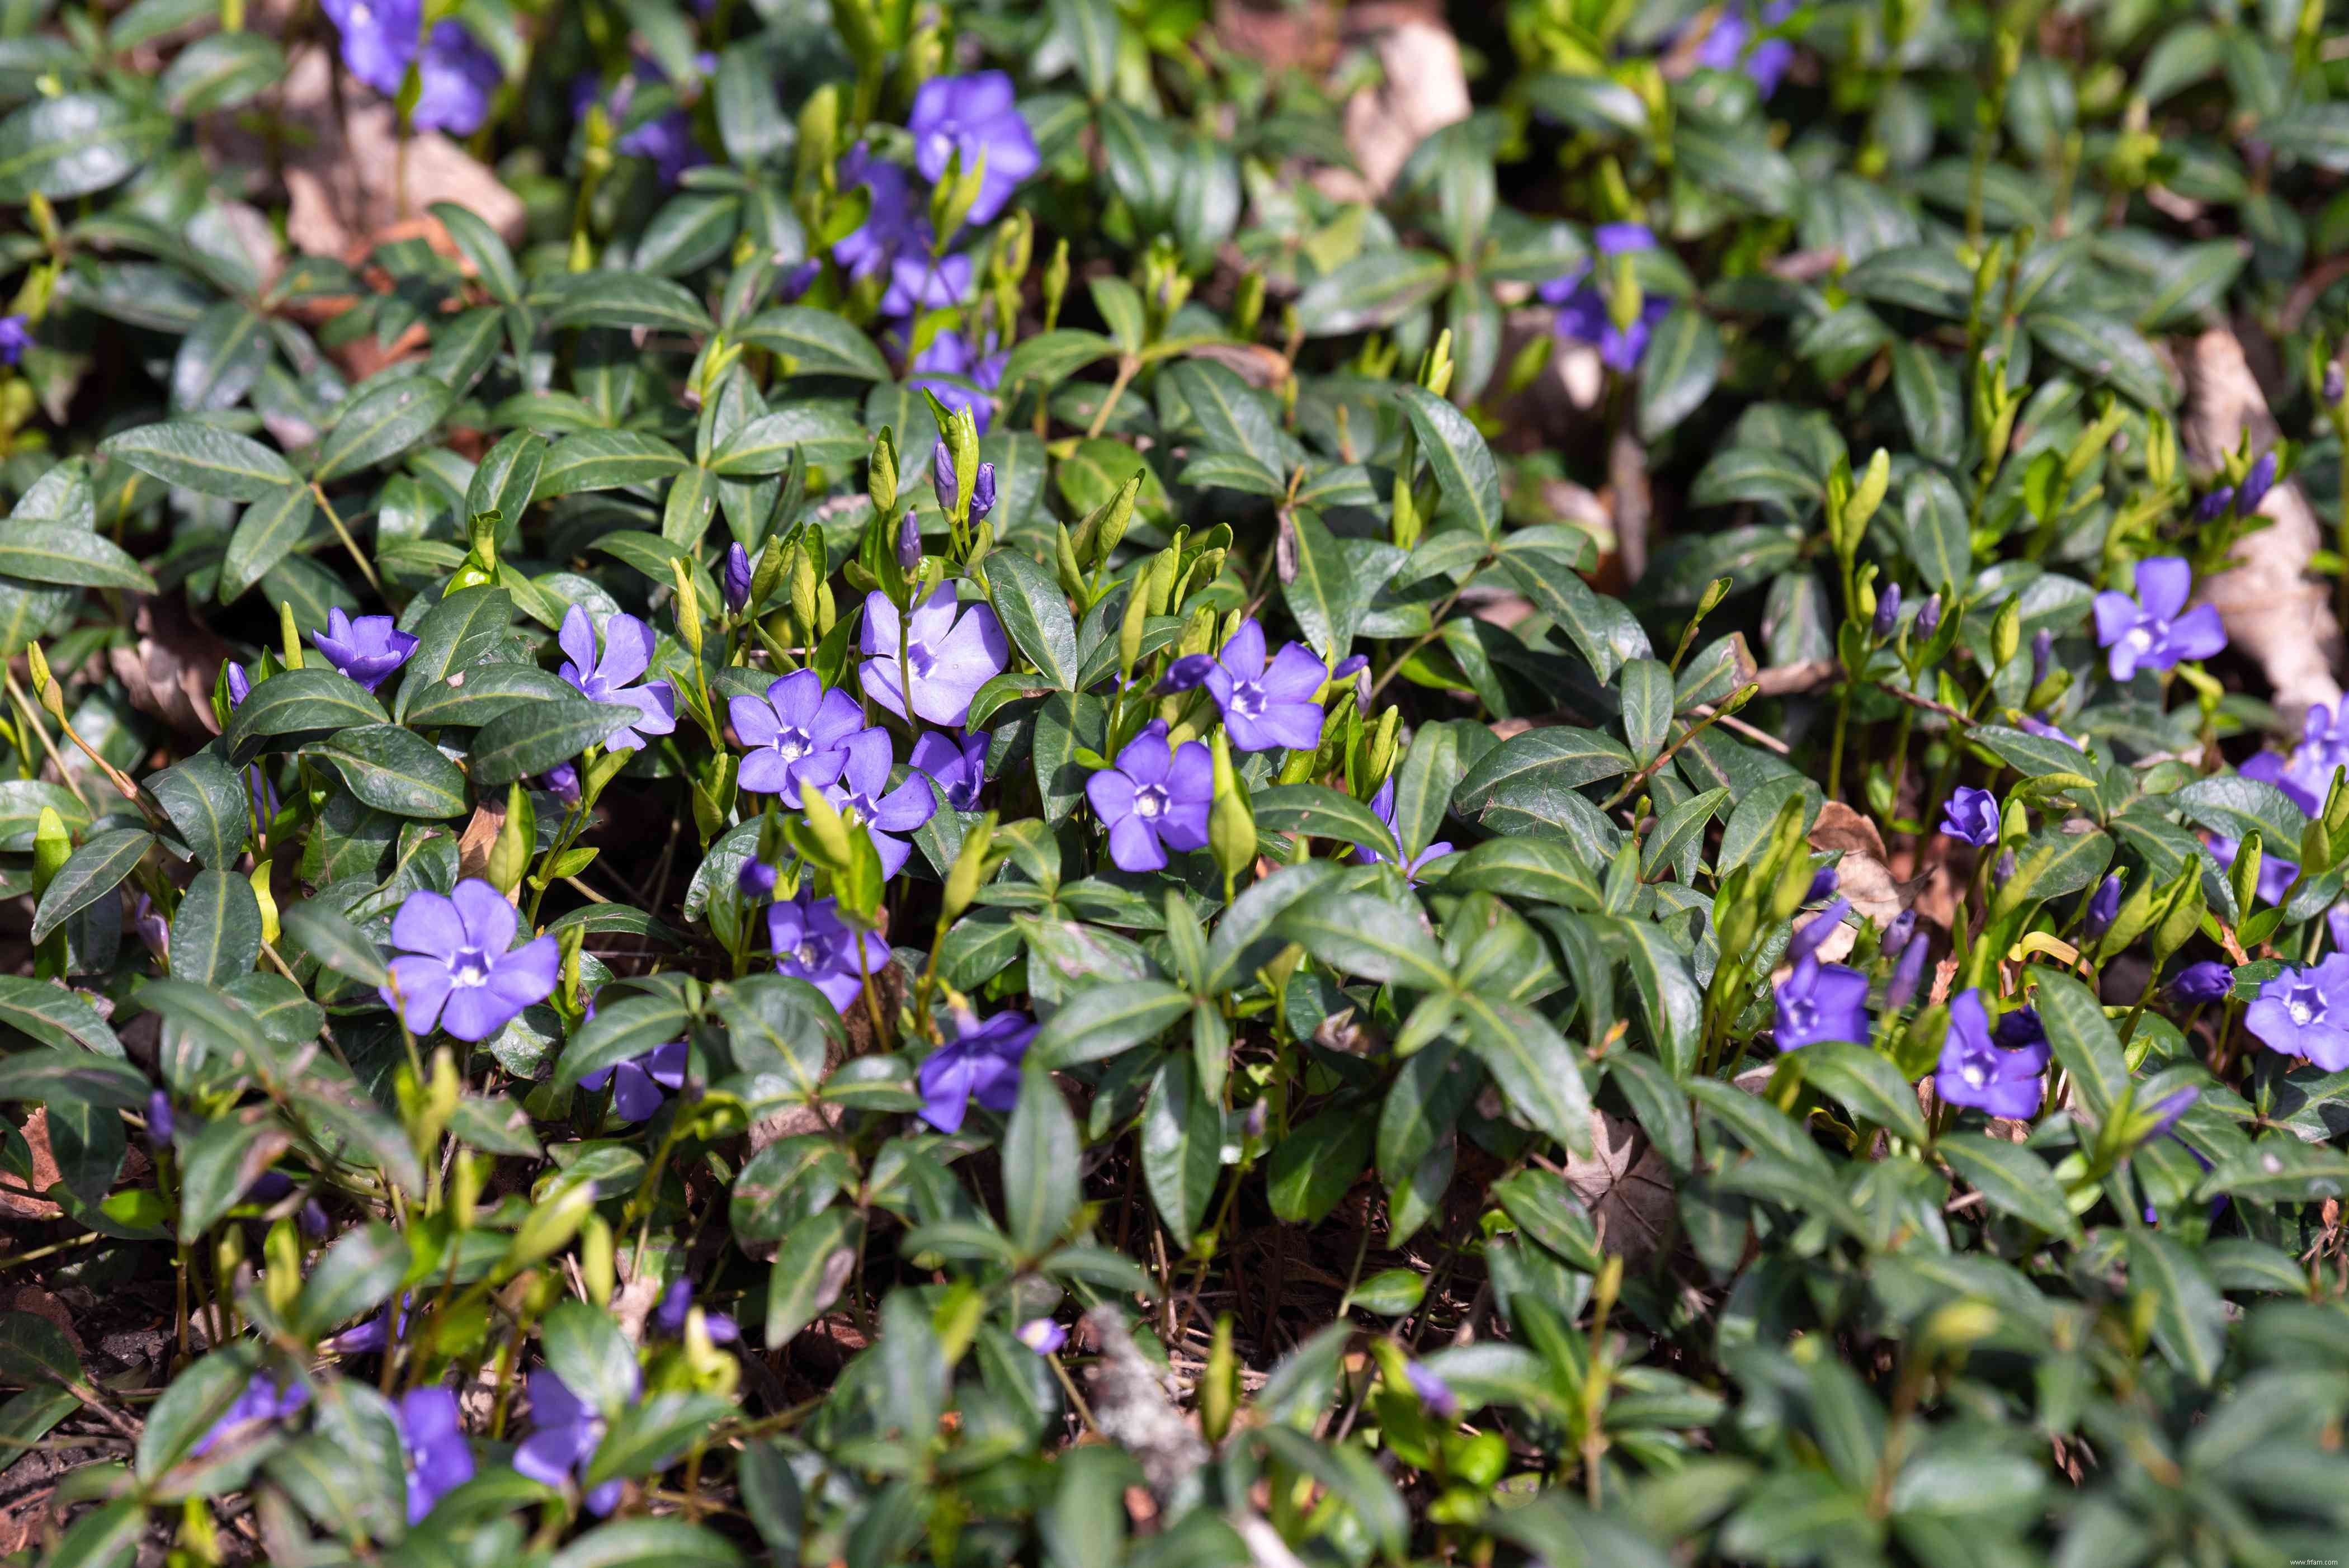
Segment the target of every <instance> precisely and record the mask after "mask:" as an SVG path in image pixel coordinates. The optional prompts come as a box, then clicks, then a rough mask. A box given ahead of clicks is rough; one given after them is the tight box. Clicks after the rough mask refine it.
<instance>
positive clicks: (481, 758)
mask: <svg viewBox="0 0 2349 1568" xmlns="http://www.w3.org/2000/svg"><path fill="white" fill-rule="evenodd" d="M637 717H642V716H641V715H640V714H638V712H637V711H636V709H635V708H633V707H622V706H621V705H620V704H617V703H603V702H589V701H588V700H587V699H586V698H585V697H582V696H578V695H576V694H575V693H574V694H573V695H572V696H569V697H566V698H561V699H554V698H550V699H547V700H544V701H540V702H534V703H524V704H523V705H522V706H520V707H512V708H509V709H507V710H506V711H505V712H503V713H501V714H500V715H498V717H494V718H492V719H491V720H489V721H488V722H487V723H485V724H483V725H482V726H481V732H480V733H479V734H477V735H475V736H474V737H473V749H472V754H471V766H472V776H473V782H474V784H475V785H476V786H479V787H491V786H502V785H506V784H511V783H512V782H513V781H514V780H515V779H524V778H528V777H530V776H531V775H533V774H535V773H543V772H545V771H546V770H547V769H550V768H553V767H554V766H555V765H556V764H557V763H562V762H568V761H570V760H571V759H572V758H574V757H577V756H578V755H579V754H580V753H581V752H583V751H585V750H586V749H587V748H589V747H590V746H593V745H595V744H596V743H597V742H598V741H601V740H604V739H605V738H608V737H609V736H610V735H611V734H612V733H613V732H614V731H615V730H617V729H620V728H623V727H626V725H627V724H628V722H629V721H630V720H631V719H634V718H637ZM416 722H418V723H419V724H421V723H424V722H426V721H425V720H424V718H423V717H420V716H419V717H417V718H416ZM443 722H446V721H445V720H444V721H443Z"/></svg>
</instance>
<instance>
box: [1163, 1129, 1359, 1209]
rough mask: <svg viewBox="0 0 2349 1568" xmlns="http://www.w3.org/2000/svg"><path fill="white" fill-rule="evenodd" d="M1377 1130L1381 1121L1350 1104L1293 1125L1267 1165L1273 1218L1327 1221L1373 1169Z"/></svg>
mask: <svg viewBox="0 0 2349 1568" xmlns="http://www.w3.org/2000/svg"><path fill="white" fill-rule="evenodd" d="M1202 1131H1203V1132H1204V1131H1205V1130H1204V1129H1203V1130H1202ZM1377 1133H1378V1121H1377V1119H1376V1118H1374V1117H1369V1116H1364V1115H1363V1114H1361V1109H1360V1108H1359V1107H1356V1106H1350V1105H1347V1106H1332V1107H1331V1108H1330V1109H1328V1110H1325V1111H1322V1112H1321V1113H1320V1114H1319V1115H1318V1116H1315V1117H1313V1118H1311V1119H1309V1120H1306V1121H1304V1122H1301V1123H1299V1125H1297V1126H1295V1127H1292V1128H1290V1129H1289V1130H1288V1135H1287V1136H1286V1137H1284V1138H1282V1139H1281V1140H1279V1141H1278V1142H1276V1143H1275V1144H1274V1145H1273V1146H1272V1157H1271V1159H1270V1161H1269V1162H1268V1166H1267V1171H1266V1174H1267V1178H1268V1180H1267V1183H1266V1189H1265V1192H1266V1196H1267V1197H1268V1198H1269V1199H1270V1200H1271V1203H1272V1214H1273V1218H1275V1219H1277V1220H1278V1221H1280V1222H1282V1223H1283V1224H1288V1225H1318V1224H1319V1223H1320V1222H1322V1221H1323V1220H1326V1219H1328V1218H1329V1217H1330V1211H1331V1210H1333V1209H1335V1208H1336V1207H1337V1206H1338V1203H1339V1201H1340V1199H1342V1198H1344V1197H1345V1195H1346V1193H1347V1191H1348V1190H1349V1189H1350V1188H1351V1187H1352V1186H1353V1185H1354V1183H1355V1182H1356V1181H1360V1180H1361V1176H1362V1172H1364V1171H1367V1170H1369V1169H1370V1165H1371V1145H1372V1142H1373V1140H1375V1138H1376V1136H1377Z"/></svg>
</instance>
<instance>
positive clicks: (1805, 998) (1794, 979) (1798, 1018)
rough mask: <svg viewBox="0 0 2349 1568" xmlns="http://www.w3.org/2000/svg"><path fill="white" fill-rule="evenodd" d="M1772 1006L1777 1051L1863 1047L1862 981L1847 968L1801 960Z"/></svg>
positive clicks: (1864, 982) (1864, 996)
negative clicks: (1825, 1045)
mask: <svg viewBox="0 0 2349 1568" xmlns="http://www.w3.org/2000/svg"><path fill="white" fill-rule="evenodd" d="M1777 1004H1778V1016H1777V1031H1776V1032H1777V1041H1778V1048H1779V1049H1780V1050H1781V1051H1792V1050H1799V1049H1800V1048H1801V1047H1805V1046H1807V1045H1811V1044H1814V1043H1815V1042H1816V1041H1819V1040H1848V1041H1850V1042H1851V1043H1853V1044H1854V1045H1865V1044H1867V1042H1868V976H1867V975H1862V974H1861V973H1860V972H1859V971H1858V970H1857V969H1854V968H1851V967H1850V966H1849V965H1842V964H1821V963H1820V962H1819V961H1818V960H1817V959H1816V958H1812V957H1808V956H1806V957H1805V958H1803V959H1802V960H1801V961H1800V962H1798V963H1797V964H1795V970H1794V973H1793V974H1791V975H1787V976H1786V978H1785V979H1784V980H1782V981H1780V982H1779V983H1778V992H1777Z"/></svg>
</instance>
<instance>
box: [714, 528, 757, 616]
mask: <svg viewBox="0 0 2349 1568" xmlns="http://www.w3.org/2000/svg"><path fill="white" fill-rule="evenodd" d="M719 589H720V591H722V592H723V593H725V595H726V607H727V608H728V609H729V610H731V611H733V612H734V614H738V615H739V614H741V613H742V607H743V606H744V605H746V604H748V603H750V552H749V551H747V550H745V549H743V548H742V545H741V542H740V541H739V540H738V541H737V542H734V543H732V544H730V545H728V546H727V547H726V572H725V575H724V577H723V578H722V579H720V581H719Z"/></svg>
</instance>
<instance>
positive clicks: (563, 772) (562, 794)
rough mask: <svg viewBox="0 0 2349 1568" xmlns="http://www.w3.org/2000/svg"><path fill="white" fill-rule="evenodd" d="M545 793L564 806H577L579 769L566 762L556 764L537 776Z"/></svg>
mask: <svg viewBox="0 0 2349 1568" xmlns="http://www.w3.org/2000/svg"><path fill="white" fill-rule="evenodd" d="M538 781H539V783H541V784H542V785H543V786H545V789H546V792H547V793H548V794H550V795H552V796H554V798H555V799H558V800H560V801H562V802H563V803H564V805H566V806H576V805H577V804H579V769H576V768H574V767H573V766H572V765H571V764H570V763H568V762H558V763H556V764H555V765H554V767H552V768H550V769H547V770H546V771H545V772H544V773H543V774H541V775H540V776H539V780H538Z"/></svg>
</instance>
